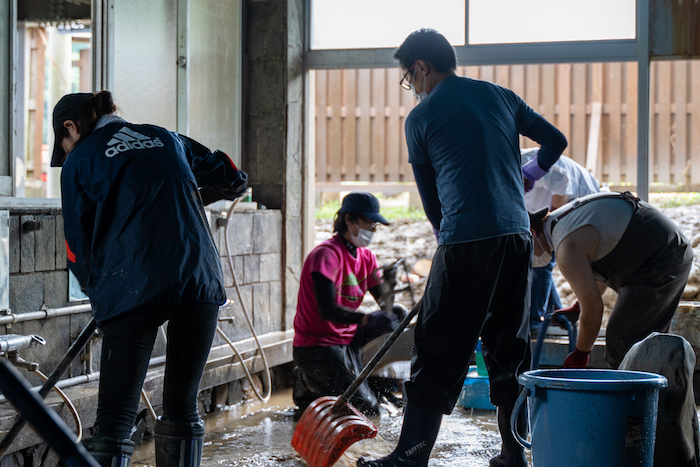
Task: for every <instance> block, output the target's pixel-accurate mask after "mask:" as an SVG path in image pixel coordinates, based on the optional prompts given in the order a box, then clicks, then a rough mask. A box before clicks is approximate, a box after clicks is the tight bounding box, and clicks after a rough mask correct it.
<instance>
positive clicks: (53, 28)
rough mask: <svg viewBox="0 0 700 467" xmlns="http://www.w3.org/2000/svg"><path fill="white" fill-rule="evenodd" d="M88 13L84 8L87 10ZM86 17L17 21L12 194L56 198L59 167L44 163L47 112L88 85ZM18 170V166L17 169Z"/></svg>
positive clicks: (48, 141) (48, 143)
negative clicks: (17, 93)
mask: <svg viewBox="0 0 700 467" xmlns="http://www.w3.org/2000/svg"><path fill="white" fill-rule="evenodd" d="M88 13H89V12H88ZM90 26H91V25H90V20H89V19H83V20H71V21H63V22H60V23H46V22H35V21H20V24H19V28H18V35H19V36H20V43H22V44H24V46H23V47H20V48H19V52H20V56H21V58H20V60H19V62H18V63H19V65H20V66H19V67H18V79H19V80H20V81H21V82H22V84H23V85H22V86H21V87H20V89H21V90H22V94H23V98H22V99H18V115H19V118H20V121H19V122H18V128H19V134H18V137H19V138H20V139H21V141H22V143H21V151H20V152H19V153H18V156H17V159H16V165H17V166H18V170H17V179H16V180H15V184H16V194H17V196H26V197H35V198H45V197H48V198H56V197H60V187H59V174H60V169H52V168H50V167H49V162H50V160H51V148H52V147H53V138H54V136H53V128H52V121H51V116H52V111H53V107H54V105H55V104H56V102H58V100H59V99H60V98H61V97H62V96H63V95H64V94H68V93H73V92H90V91H91V90H92V67H91V48H90V39H91V30H90ZM20 169H21V170H20Z"/></svg>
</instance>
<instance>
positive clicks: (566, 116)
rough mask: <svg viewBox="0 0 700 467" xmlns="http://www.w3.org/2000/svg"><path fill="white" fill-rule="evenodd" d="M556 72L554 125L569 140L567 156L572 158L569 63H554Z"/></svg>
mask: <svg viewBox="0 0 700 467" xmlns="http://www.w3.org/2000/svg"><path fill="white" fill-rule="evenodd" d="M556 72H557V73H556V78H555V79H556V82H557V94H556V100H555V103H556V109H557V110H556V113H555V115H556V118H555V119H554V126H556V127H557V128H559V131H561V132H562V133H564V136H566V139H567V140H568V141H569V146H568V147H567V151H568V152H569V157H571V158H572V159H573V148H572V141H571V65H568V64H563V65H556Z"/></svg>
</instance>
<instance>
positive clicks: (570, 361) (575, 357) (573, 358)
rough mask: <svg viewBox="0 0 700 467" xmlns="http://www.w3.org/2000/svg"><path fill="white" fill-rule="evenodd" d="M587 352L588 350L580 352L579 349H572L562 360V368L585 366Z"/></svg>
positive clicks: (586, 364)
mask: <svg viewBox="0 0 700 467" xmlns="http://www.w3.org/2000/svg"><path fill="white" fill-rule="evenodd" d="M589 354H590V352H581V351H580V350H579V349H574V351H573V352H571V353H570V354H569V356H568V357H566V360H564V368H586V367H587V366H588V356H589Z"/></svg>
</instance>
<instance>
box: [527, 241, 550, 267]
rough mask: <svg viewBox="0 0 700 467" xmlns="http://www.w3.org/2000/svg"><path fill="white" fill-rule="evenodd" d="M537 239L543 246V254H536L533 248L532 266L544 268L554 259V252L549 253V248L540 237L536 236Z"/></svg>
mask: <svg viewBox="0 0 700 467" xmlns="http://www.w3.org/2000/svg"><path fill="white" fill-rule="evenodd" d="M535 240H536V241H537V244H538V245H539V246H540V248H542V254H541V255H539V256H537V255H535V251H534V249H533V251H532V267H533V268H543V267H545V266H547V265H548V264H549V262H550V261H552V253H547V250H545V249H544V247H543V246H542V242H540V239H539V238H538V237H535Z"/></svg>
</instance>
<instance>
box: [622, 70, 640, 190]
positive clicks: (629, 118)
mask: <svg viewBox="0 0 700 467" xmlns="http://www.w3.org/2000/svg"><path fill="white" fill-rule="evenodd" d="M624 70H625V73H624V74H625V77H624V83H625V92H624V94H623V98H624V104H625V115H624V121H625V130H624V131H625V133H624V140H623V146H624V154H625V159H624V160H625V165H624V172H623V174H624V179H623V181H624V182H627V183H632V184H633V185H636V183H637V63H636V62H627V63H625V64H624Z"/></svg>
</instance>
